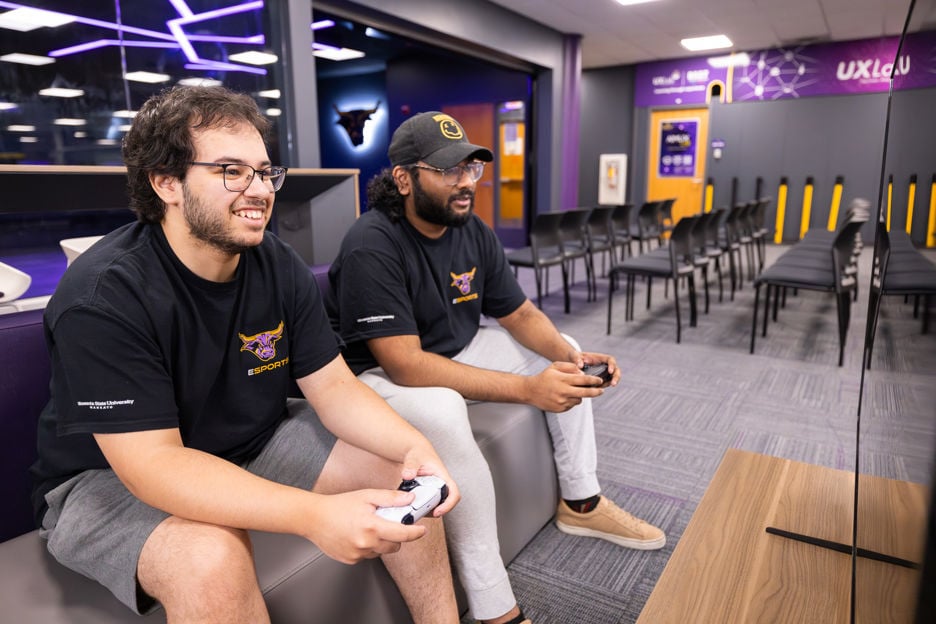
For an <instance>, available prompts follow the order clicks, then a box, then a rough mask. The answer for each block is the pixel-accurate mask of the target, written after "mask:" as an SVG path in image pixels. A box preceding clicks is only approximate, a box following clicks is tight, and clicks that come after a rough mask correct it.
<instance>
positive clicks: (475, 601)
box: [360, 327, 600, 620]
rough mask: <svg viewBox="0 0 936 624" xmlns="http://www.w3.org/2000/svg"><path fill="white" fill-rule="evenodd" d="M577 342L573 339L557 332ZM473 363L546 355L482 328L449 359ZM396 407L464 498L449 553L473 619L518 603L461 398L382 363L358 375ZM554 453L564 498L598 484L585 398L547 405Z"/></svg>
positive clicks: (506, 363) (448, 521)
mask: <svg viewBox="0 0 936 624" xmlns="http://www.w3.org/2000/svg"><path fill="white" fill-rule="evenodd" d="M563 337H564V338H565V339H566V340H568V341H569V343H570V344H572V345H573V346H575V348H576V349H577V348H578V345H577V344H576V343H575V341H574V340H572V339H571V338H569V337H568V336H563ZM453 359H454V360H455V361H457V362H461V363H463V364H468V365H471V366H476V367H479V368H486V369H491V370H500V371H505V372H511V373H516V374H519V375H535V374H537V373H539V372H540V371H542V370H543V369H545V368H546V367H547V366H549V365H550V362H549V361H547V360H546V359H544V358H542V357H540V356H539V355H537V354H536V353H533V352H532V351H530V350H528V349H526V348H524V347H523V346H522V345H520V344H519V343H517V342H516V341H515V340H514V339H513V338H512V337H511V336H510V334H509V333H508V332H507V331H506V330H504V329H502V328H500V327H482V328H481V329H480V330H479V331H478V333H477V335H476V336H475V337H474V339H473V340H472V341H471V343H470V344H469V345H468V346H467V347H465V348H464V349H463V350H462V351H461V352H460V353H459V354H457V355H456V356H455V357H454V358H453ZM360 379H361V381H363V382H364V383H366V384H367V385H369V386H370V387H371V388H373V389H374V390H375V391H376V392H377V393H378V394H379V395H380V396H382V397H383V398H384V399H385V400H386V401H387V402H388V403H389V404H390V406H391V407H393V409H394V410H396V411H397V412H398V413H399V414H400V415H401V416H403V418H405V419H406V420H407V421H409V422H410V423H412V424H413V425H414V426H415V427H416V428H418V429H419V430H420V431H422V433H423V434H424V435H425V436H426V437H427V438H428V439H429V441H430V442H432V444H433V446H434V447H435V449H436V451H437V452H438V453H439V456H440V457H441V458H442V461H443V462H445V466H446V468H448V471H449V473H450V474H451V475H452V478H453V479H455V481H456V483H458V487H459V489H460V490H461V495H462V500H461V502H460V503H459V504H458V505H457V506H456V507H455V509H453V510H452V511H451V512H449V513H448V514H446V516H445V531H446V536H447V538H448V544H449V552H450V554H451V556H452V560H453V562H454V564H455V567H456V569H457V570H458V575H459V578H460V579H461V581H462V584H463V585H464V588H465V592H466V594H467V596H468V606H469V608H470V609H471V614H472V616H473V617H474V618H476V619H479V620H485V619H491V618H494V617H497V616H499V615H503V614H504V613H506V612H507V611H509V610H510V609H511V608H512V607H513V606H514V605H515V604H516V603H517V601H516V599H515V598H514V595H513V590H511V588H510V581H509V579H508V578H507V570H506V569H505V568H504V562H503V561H502V560H501V557H500V545H499V544H498V540H497V519H496V514H495V507H494V482H493V480H492V478H491V471H490V469H489V468H488V465H487V462H486V461H485V459H484V457H483V455H482V454H481V450H480V449H479V448H478V445H477V443H476V442H475V439H474V436H473V435H472V433H471V426H470V424H469V422H468V410H467V405H466V403H465V399H464V398H463V397H462V396H461V395H460V394H458V393H457V392H455V391H454V390H450V389H448V388H438V387H428V388H414V387H404V386H398V385H396V384H394V383H393V382H392V381H390V379H389V378H388V377H387V375H386V373H385V372H384V371H383V369H381V368H374V369H370V370H368V371H365V372H364V373H361V375H360ZM546 422H547V424H548V427H549V432H550V434H551V437H552V442H553V456H554V458H555V461H556V470H557V472H558V475H559V489H560V491H561V493H562V497H563V498H567V499H570V500H578V499H583V498H588V497H589V496H594V495H595V494H597V493H598V492H599V491H600V486H599V485H598V478H597V476H596V474H595V473H596V465H597V453H596V448H595V427H594V419H593V416H592V406H591V401H590V400H588V399H586V400H584V401H582V403H580V404H579V405H577V406H576V407H573V408H572V409H570V410H568V411H566V412H563V413H562V414H555V413H552V412H546Z"/></svg>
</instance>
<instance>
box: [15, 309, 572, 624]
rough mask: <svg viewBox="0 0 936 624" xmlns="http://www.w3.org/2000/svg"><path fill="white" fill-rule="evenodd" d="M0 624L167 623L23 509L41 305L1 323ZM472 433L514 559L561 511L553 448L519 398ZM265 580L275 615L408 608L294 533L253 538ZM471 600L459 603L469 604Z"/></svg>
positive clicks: (376, 617) (400, 618)
mask: <svg viewBox="0 0 936 624" xmlns="http://www.w3.org/2000/svg"><path fill="white" fill-rule="evenodd" d="M0 353H2V354H3V355H2V358H3V361H2V363H0V395H2V396H3V397H5V398H4V409H3V412H2V415H0V445H2V447H0V488H2V489H0V495H2V497H3V498H4V499H5V500H4V501H3V509H4V511H3V516H4V518H3V519H2V524H0V539H6V540H7V541H4V542H2V543H0V578H3V583H0V623H6V622H10V623H16V624H20V623H25V622H29V623H30V624H66V623H67V624H81V623H85V622H87V623H89V624H92V623H93V624H110V623H115V622H140V621H145V622H162V621H165V615H164V613H163V612H162V611H161V610H159V611H157V612H156V613H154V614H152V615H151V616H149V617H146V618H143V619H142V620H141V619H140V618H139V617H137V616H136V615H134V614H133V613H132V612H131V611H130V610H129V609H127V608H126V607H124V606H123V605H121V604H120V603H119V602H117V600H116V599H115V598H113V597H112V596H111V595H110V593H109V592H108V591H107V590H105V589H104V588H103V587H101V586H100V585H98V584H97V583H95V582H93V581H90V580H88V579H86V578H84V577H82V576H80V575H79V574H76V573H74V572H71V571H70V570H67V569H65V568H64V567H62V566H61V565H59V564H58V563H57V562H55V561H54V560H53V559H52V558H51V556H50V555H49V554H48V553H47V552H46V549H45V544H44V543H43V541H42V540H41V539H40V538H39V536H38V533H37V532H36V531H34V530H30V528H31V527H29V526H27V525H25V524H24V520H23V518H28V508H29V501H28V491H29V485H28V484H29V474H28V467H29V465H30V464H31V463H32V461H33V458H34V457H35V424H36V420H37V418H38V414H39V410H40V409H41V406H42V404H44V403H45V401H46V400H47V398H48V357H47V355H46V353H45V346H44V344H43V338H42V331H41V313H34V312H21V313H17V314H11V315H5V316H4V317H3V319H2V321H0ZM469 414H470V418H471V422H472V427H473V429H474V433H475V437H476V439H477V440H478V442H479V445H480V447H481V450H482V452H483V453H484V455H485V457H486V458H487V460H488V463H489V464H490V466H491V471H492V473H493V474H494V481H495V483H496V487H497V506H498V507H497V515H498V524H499V537H500V541H501V553H502V555H503V557H504V560H505V561H507V562H509V561H511V560H512V559H513V558H514V557H515V556H516V555H517V553H519V552H520V550H521V549H522V548H523V547H524V546H525V545H526V544H527V543H528V542H529V541H530V540H531V539H532V538H533V537H534V536H535V535H536V533H537V532H538V531H539V530H540V529H541V528H542V527H543V526H544V525H545V524H546V523H547V522H549V520H550V518H551V517H552V515H553V513H554V512H555V504H556V501H557V500H558V489H557V485H556V476H555V467H554V464H553V460H552V447H551V444H550V440H549V433H548V430H547V428H546V423H545V419H544V418H543V417H542V413H541V412H539V411H538V410H535V409H533V408H531V407H528V406H524V405H507V404H491V403H485V404H473V405H471V406H470V408H469ZM253 539H254V548H255V555H256V561H257V573H258V576H259V578H260V583H261V587H262V588H263V591H264V595H265V597H266V601H267V604H268V606H269V609H270V613H271V615H272V618H273V621H274V622H277V623H292V622H297V623H299V622H302V623H303V624H306V623H309V622H316V623H317V624H332V623H335V624H338V623H345V622H368V623H369V624H382V623H386V624H399V623H403V622H408V621H409V617H408V614H407V611H406V609H405V606H404V604H403V601H402V598H401V597H400V595H399V592H398V591H397V589H396V587H395V586H394V584H393V583H392V581H391V580H390V578H389V576H388V574H387V573H386V571H385V569H384V568H383V566H382V565H381V564H380V562H379V561H365V562H363V563H361V564H358V565H355V566H348V565H344V564H341V563H338V562H336V561H334V560H332V559H329V558H328V557H326V556H325V555H323V554H322V552H321V551H319V549H318V548H317V547H315V546H314V545H313V544H311V543H309V542H307V541H305V540H303V539H302V538H299V537H296V536H290V535H273V534H266V533H256V534H254V536H253ZM462 604H464V601H462Z"/></svg>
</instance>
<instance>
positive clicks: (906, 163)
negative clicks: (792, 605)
mask: <svg viewBox="0 0 936 624" xmlns="http://www.w3.org/2000/svg"><path fill="white" fill-rule="evenodd" d="M934 5H936V2H934V0H916V1H915V2H910V3H909V12H908V15H907V19H906V26H905V30H904V34H903V36H902V38H901V40H900V44H899V47H898V50H897V52H896V54H895V58H894V62H893V65H892V68H893V69H892V78H891V90H890V94H889V101H888V115H887V119H886V126H885V134H884V150H883V155H884V157H883V162H882V170H881V180H880V191H879V196H878V202H877V205H876V207H875V210H874V211H873V212H874V215H873V218H874V222H875V223H876V231H875V245H874V250H873V255H872V257H871V262H872V264H871V271H870V272H869V273H870V274H871V280H870V284H865V283H862V284H861V287H866V286H867V287H868V288H869V299H870V302H869V306H868V315H867V330H866V332H865V345H864V368H863V373H862V383H861V401H860V405H859V414H858V427H857V429H858V431H857V433H858V446H857V449H858V450H857V458H856V479H855V485H856V490H855V523H854V546H855V550H854V553H853V554H854V555H855V556H854V557H853V566H852V569H853V582H852V596H853V601H852V602H853V605H852V606H853V611H852V621H853V622H854V621H869V620H868V618H867V616H866V615H865V616H864V617H863V614H867V613H868V612H869V611H870V610H871V609H872V608H874V609H879V607H880V605H882V604H887V605H889V607H888V613H887V614H886V616H887V618H888V619H887V621H893V622H911V621H914V611H915V609H916V604H917V591H918V581H919V567H920V564H921V562H922V561H923V550H924V545H925V536H924V526H925V520H926V513H927V512H926V510H927V508H928V506H929V503H930V497H931V494H930V492H931V485H932V484H931V482H930V480H931V478H932V476H933V469H934V461H933V460H934V448H936V383H934V382H936V332H933V331H932V330H930V329H929V328H928V327H927V326H926V321H925V320H924V319H926V317H927V315H928V313H929V311H928V310H927V307H932V305H933V299H936V293H934V295H933V296H930V297H926V296H924V294H922V293H923V292H924V291H925V285H926V275H927V272H928V271H933V272H934V274H933V277H932V279H931V280H930V282H929V283H930V284H936V264H933V261H934V260H936V247H934V245H936V241H934V240H933V237H934V223H933V219H934V215H936V210H934V190H936V185H934V181H936V142H934V141H933V140H932V136H930V135H929V133H926V132H920V130H919V122H920V120H921V119H931V117H932V111H933V110H934V108H936V89H934V88H931V87H930V88H919V87H917V86H916V85H915V84H914V80H915V78H914V77H915V76H918V75H919V72H920V70H921V69H924V70H925V68H928V67H930V66H932V65H933V50H932V49H931V48H932V46H931V45H930V44H929V43H928V42H932V36H931V35H932V33H924V32H923V31H927V30H932V29H933V28H934V22H933V20H934V17H936V12H934ZM924 35H930V36H924ZM917 64H919V67H918V66H917ZM866 253H867V252H866ZM864 275H865V276H867V275H868V273H865V274H864ZM866 280H867V277H865V278H863V279H862V281H863V282H864V281H866ZM931 288H932V287H931ZM914 290H917V294H914ZM927 330H928V331H927ZM924 332H925V333H924ZM929 591H932V588H929ZM882 615H883V614H882Z"/></svg>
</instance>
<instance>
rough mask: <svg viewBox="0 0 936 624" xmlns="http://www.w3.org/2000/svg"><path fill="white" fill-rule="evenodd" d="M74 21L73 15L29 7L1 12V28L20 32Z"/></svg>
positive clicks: (53, 26)
mask: <svg viewBox="0 0 936 624" xmlns="http://www.w3.org/2000/svg"><path fill="white" fill-rule="evenodd" d="M74 21H75V18H74V16H72V15H66V14H65V13H56V12H55V11H43V10H42V9H32V8H28V7H20V8H18V9H13V10H12V11H7V12H6V13H3V14H0V28H7V29H9V30H17V31H19V32H29V31H31V30H36V29H37V28H44V27H47V28H55V27H57V26H63V25H65V24H70V23H71V22H74Z"/></svg>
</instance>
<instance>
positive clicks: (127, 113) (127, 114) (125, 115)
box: [114, 110, 137, 119]
mask: <svg viewBox="0 0 936 624" xmlns="http://www.w3.org/2000/svg"><path fill="white" fill-rule="evenodd" d="M136 115H137V111H134V110H118V111H114V117H120V118H121V119H133V118H134V117H136Z"/></svg>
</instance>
